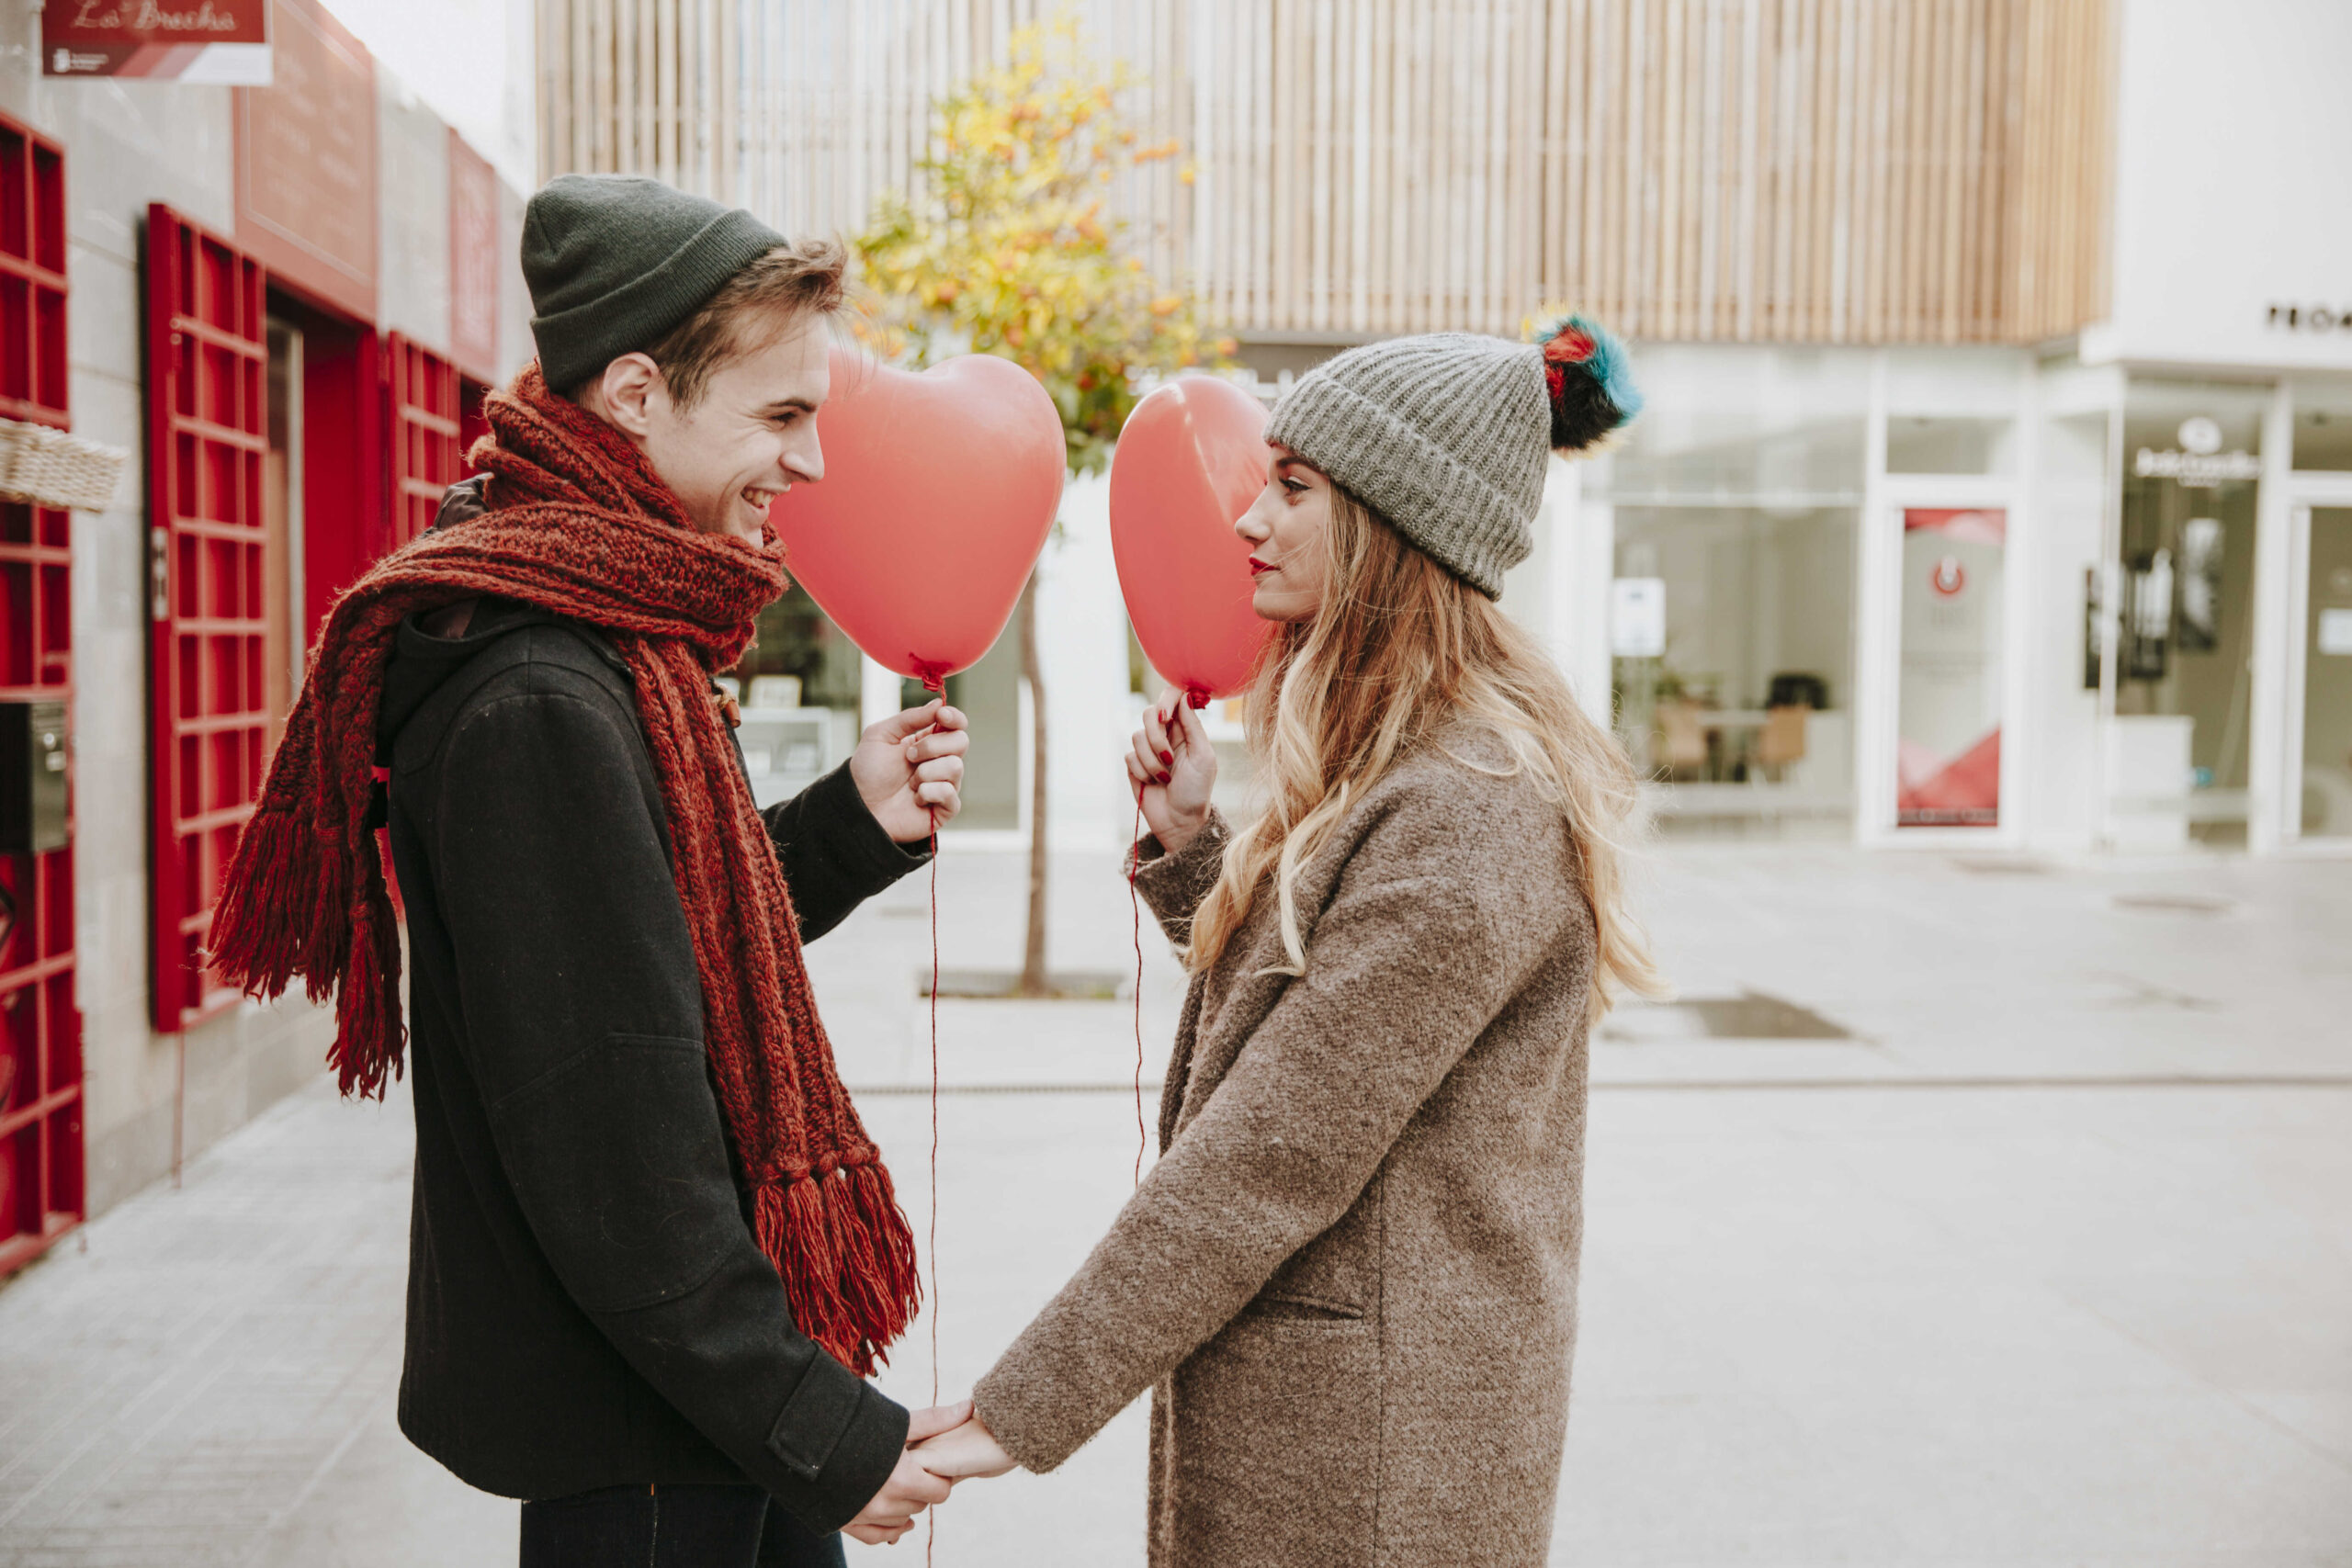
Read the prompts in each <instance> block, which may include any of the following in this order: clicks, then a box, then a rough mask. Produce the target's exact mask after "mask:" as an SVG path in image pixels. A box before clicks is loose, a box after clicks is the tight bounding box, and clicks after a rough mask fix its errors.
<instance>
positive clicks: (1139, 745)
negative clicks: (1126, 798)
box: [1126, 686, 1216, 855]
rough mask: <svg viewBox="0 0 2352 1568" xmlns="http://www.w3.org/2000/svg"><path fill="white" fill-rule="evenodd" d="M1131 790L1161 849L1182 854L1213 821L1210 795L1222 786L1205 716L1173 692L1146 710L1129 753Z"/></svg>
mask: <svg viewBox="0 0 2352 1568" xmlns="http://www.w3.org/2000/svg"><path fill="white" fill-rule="evenodd" d="M1126 762H1127V785H1128V787H1129V788H1131V789H1133V790H1134V791H1135V792H1136V799H1137V800H1138V801H1139V802H1140V803H1141V804H1142V807H1143V819H1144V821H1145V822H1146V823H1147V824H1148V825H1149V827H1150V829H1151V831H1152V836H1153V837H1154V838H1157V839H1158V840H1159V847H1160V848H1161V849H1162V850H1165V851H1166V852H1168V853H1170V854H1171V855H1172V854H1175V853H1177V852H1180V851H1182V849H1183V848H1184V846H1185V845H1186V844H1189V843H1191V842H1192V841H1193V835H1194V834H1196V833H1198V832H1199V831H1200V830H1201V825H1202V824H1203V823H1204V822H1206V821H1207V820H1208V816H1209V794H1210V791H1211V789H1212V788H1213V787H1214V786H1215V785H1216V750H1215V749H1214V748H1212V747H1211V746H1210V745H1209V732H1208V728H1207V727H1206V726H1204V724H1202V722H1201V716H1200V711H1199V710H1198V709H1196V708H1194V707H1193V706H1192V705H1190V704H1189V703H1187V702H1186V701H1185V700H1184V694H1183V693H1182V692H1180V691H1178V690H1176V689H1175V688H1174V687H1172V686H1171V687H1170V688H1168V689H1167V690H1166V691H1164V692H1162V693H1160V694H1159V701H1158V702H1157V703H1155V704H1153V705H1151V706H1150V707H1148V708H1146V709H1145V710H1144V715H1143V728H1141V729H1138V730H1136V733H1135V739H1134V742H1133V744H1132V745H1131V746H1130V747H1129V748H1128V751H1127V758H1126Z"/></svg>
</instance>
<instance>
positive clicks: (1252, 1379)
mask: <svg viewBox="0 0 2352 1568" xmlns="http://www.w3.org/2000/svg"><path fill="white" fill-rule="evenodd" d="M1261 1302H1262V1303H1263V1304H1264V1306H1265V1307H1267V1308H1269V1309H1271V1310H1266V1311H1261V1310H1257V1303H1253V1308H1252V1310H1251V1311H1250V1312H1248V1313H1245V1314H1243V1315H1241V1316H1239V1317H1237V1318H1235V1319H1234V1320H1233V1321H1232V1322H1231V1323H1229V1324H1227V1325H1226V1326H1225V1328H1224V1330H1223V1331H1222V1332H1221V1333H1219V1334H1218V1335H1217V1336H1216V1337H1215V1338H1214V1339H1211V1340H1210V1341H1209V1342H1208V1343H1207V1344H1206V1345H1204V1346H1203V1347H1202V1348H1200V1349H1199V1350H1197V1351H1195V1352H1193V1355H1192V1357H1191V1358H1190V1359H1187V1360H1186V1361H1185V1362H1184V1364H1183V1365H1182V1366H1181V1367H1179V1368H1178V1369H1177V1371H1176V1375H1175V1377H1174V1379H1173V1380H1172V1382H1171V1384H1170V1398H1169V1412H1168V1424H1167V1428H1166V1440H1167V1450H1168V1451H1167V1453H1166V1456H1165V1461H1164V1467H1163V1469H1162V1472H1161V1475H1162V1483H1163V1485H1164V1486H1165V1488H1166V1497H1165V1509H1166V1522H1167V1526H1168V1530H1167V1535H1166V1537H1165V1538H1164V1539H1167V1540H1171V1541H1173V1542H1174V1543H1175V1544H1176V1555H1175V1562H1176V1563H1177V1564H1181V1565H1182V1568H1193V1565H1196V1564H1197V1565H1198V1568H1210V1565H1212V1564H1214V1565H1215V1568H1368V1565H1369V1564H1370V1563H1371V1562H1372V1561H1373V1521H1374V1492H1375V1487H1374V1472H1375V1470H1376V1468H1377V1466H1378V1464H1379V1458H1380V1449H1379V1430H1380V1410H1381V1389H1380V1348H1379V1339H1378V1325H1376V1324H1375V1323H1374V1322H1373V1321H1372V1320H1371V1319H1369V1318H1366V1317H1364V1316H1363V1315H1361V1314H1359V1315H1355V1316H1345V1315H1337V1314H1332V1313H1330V1312H1329V1311H1328V1310H1326V1309H1321V1308H1318V1307H1317V1304H1316V1303H1309V1302H1301V1301H1292V1300H1289V1299H1287V1298H1261ZM1294 1310H1295V1311H1296V1312H1297V1313H1298V1314H1299V1315H1292V1314H1293V1312H1294Z"/></svg>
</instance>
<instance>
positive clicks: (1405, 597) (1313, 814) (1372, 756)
mask: <svg viewBox="0 0 2352 1568" xmlns="http://www.w3.org/2000/svg"><path fill="white" fill-rule="evenodd" d="M1324 547H1325V549H1326V551H1327V553H1328V575H1327V577H1326V579H1325V581H1326V583H1327V587H1326V589H1325V592H1324V597H1323V605H1322V607H1321V609H1320V610H1318V611H1317V614H1316V615H1314V616H1312V617H1311V618H1309V619H1307V620H1304V621H1294V622H1288V623H1285V624H1283V625H1282V626H1277V627H1276V628H1275V629H1274V633H1273V635H1272V637H1268V638H1267V639H1266V643H1265V646H1264V648H1263V649H1262V650H1261V653H1260V655H1259V660H1258V667H1257V670H1256V671H1255V672H1254V673H1253V675H1252V677H1251V680H1250V690H1249V694H1248V697H1247V699H1246V703H1247V706H1246V724H1247V730H1248V735H1249V741H1250V751H1251V754H1252V755H1253V756H1254V757H1255V758H1256V759H1257V761H1258V762H1259V766H1260V772H1261V775H1262V776H1263V778H1264V779H1265V780H1266V788H1267V796H1268V798H1267V802H1266V808H1265V810H1264V811H1263V812H1261V814H1260V815H1259V816H1258V818H1257V819H1256V820H1255V821H1253V822H1251V823H1250V825H1249V826H1248V827H1246V828H1244V829H1240V830H1239V831H1238V832H1237V833H1236V834H1235V835H1234V837H1233V839H1232V840H1231V842H1229V843H1228V844H1227V846H1226V851H1225V860H1224V863H1223V865H1222V867H1221V868H1220V870H1219V872H1218V874H1217V880H1216V886H1214V887H1212V888H1211V889H1210V890H1209V894H1208V897H1206V898H1205V899H1204V900H1203V901H1202V903H1201V906H1200V909H1199V911H1198V912H1197V913H1196V914H1195V915H1194V917H1193V929H1192V933H1191V936H1192V940H1191V943H1190V945H1189V947H1188V949H1187V953H1186V958H1187V962H1188V963H1189V964H1191V965H1192V966H1193V968H1195V969H1205V968H1207V967H1208V966H1210V965H1212V964H1215V963H1216V961H1217V959H1218V958H1219V957H1220V956H1221V955H1222V954H1223V953H1225V951H1226V948H1227V945H1228V944H1229V943H1230V942H1232V940H1233V937H1234V933H1235V932H1236V931H1239V930H1240V928H1241V926H1242V924H1243V922H1244V921H1246V920H1247V919H1249V918H1250V911H1251V909H1252V908H1255V907H1256V905H1257V901H1258V900H1259V899H1260V898H1261V897H1266V896H1267V895H1268V893H1269V891H1271V893H1272V897H1273V898H1274V900H1275V902H1276V904H1277V905H1278V906H1279V907H1280V910H1281V917H1282V928H1281V929H1282V942H1283V953H1284V954H1285V956H1286V958H1287V960H1288V962H1287V963H1285V964H1277V965H1274V966H1273V967H1272V969H1271V970H1269V971H1268V972H1269V973H1272V974H1285V975H1303V974H1305V973H1306V943H1305V942H1304V941H1303V939H1302V938H1301V936H1300V934H1299V926H1298V908H1297V883H1298V874H1299V869H1300V868H1301V867H1302V866H1304V865H1306V863H1308V862H1309V861H1311V860H1313V859H1314V858H1315V855H1316V852H1317V851H1319V850H1321V849H1322V848H1323V847H1324V846H1325V845H1326V844H1328V843H1329V842H1330V840H1331V837H1332V835H1333V833H1334V832H1336V831H1337V829H1339V826H1340V822H1341V820H1342V819H1343V818H1345V817H1346V815H1347V811H1348V807H1349V806H1350V805H1351V803H1352V802H1354V801H1358V800H1361V799H1363V795H1364V793H1365V792H1366V791H1367V790H1369V789H1371V788H1372V786H1373V785H1374V784H1377V783H1378V782H1379V781H1380V780H1381V779H1382V778H1383V777H1384V776H1385V775H1386V774H1387V773H1388V772H1389V770H1390V769H1392V768H1394V767H1395V766H1396V765H1397V762H1398V761H1401V760H1402V759H1403V758H1405V757H1407V756H1408V755H1409V754H1411V753H1412V752H1414V751H1415V750H1419V748H1421V747H1423V746H1426V745H1429V744H1431V743H1432V741H1433V738H1434V736H1435V735H1436V733H1437V731H1438V729H1439V728H1441V727H1442V725H1444V724H1445V723H1446V722H1447V721H1448V720H1451V719H1454V718H1462V719H1466V720H1468V721H1469V722H1470V723H1472V724H1474V725H1476V726H1477V727H1478V728H1483V729H1486V730H1489V731H1491V732H1492V733H1493V734H1494V735H1495V736H1496V738H1497V739H1499V740H1501V741H1502V742H1503V744H1504V746H1505V747H1506V748H1507V749H1508V750H1510V754H1511V757H1512V759H1513V761H1512V763H1511V767H1510V770H1509V771H1511V772H1524V773H1527V774H1528V775H1529V776H1530V777H1531V778H1532V779H1533V780H1534V781H1535V783H1536V785H1537V786H1538V788H1539V789H1540V790H1541V791H1542V792H1543V795H1544V798H1545V799H1546V800H1549V801H1551V802H1552V803H1553V804H1555V806H1557V807H1559V810H1560V813H1561V815H1562V816H1563V817H1564V818H1566V821H1567V826H1568V841H1569V845H1570V851H1569V853H1570V857H1571V860H1572V864H1571V865H1570V866H1569V868H1568V870H1569V874H1570V875H1571V876H1572V877H1573V878H1574V880H1575V882H1576V885H1577V889H1578V890H1579V891H1581V892H1582V893H1583V894H1584V896H1585V899H1586V901H1587V902H1588V903H1589V905H1590V906H1591V908H1592V918H1593V925H1594V930H1595V933H1596V937H1597V940H1598V952H1597V953H1596V963H1595V973H1594V984H1593V987H1592V1003H1591V1009H1592V1017H1593V1018H1594V1019H1595V1020H1596V1021H1597V1020H1598V1019H1600V1016H1601V1015H1602V1014H1604V1013H1606V1012H1607V1011H1608V1010H1609V1008H1610V1007H1611V1004H1612V1003H1613V1002H1614V1001H1615V999H1616V998H1617V996H1618V995H1619V994H1620V993H1621V992H1623V991H1636V992H1645V993H1655V992H1657V991H1659V990H1661V989H1663V982H1662V981H1661V979H1660V977H1659V975H1658V972H1657V967H1656V965H1655V964H1653V963H1652V962H1651V959H1650V954H1649V950H1648V945H1647V942H1645V939H1644V937H1643V934H1642V932H1641V931H1640V929H1639V927H1638V926H1636V925H1635V924H1634V920H1633V919H1631V917H1629V916H1628V915H1627V914H1626V912H1625V908H1624V883H1623V868H1622V866H1621V865H1620V855H1621V850H1622V838H1623V835H1624V833H1625V831H1626V824H1627V823H1628V822H1629V821H1630V820H1631V819H1632V818H1633V815H1634V807H1635V775H1634V766H1633V763H1632V762H1631V761H1629V760H1628V759H1627V758H1626V755H1625V752H1624V750H1623V748H1622V747H1620V746H1619V745H1618V744H1617V741H1616V740H1615V739H1614V738H1613V737H1611V735H1610V734H1609V733H1608V731H1606V730H1605V729H1603V728H1601V727H1600V725H1598V724H1595V723H1594V722H1593V721H1592V719H1591V718H1590V717H1589V716H1587V715H1586V714H1585V712H1584V710H1583V709H1582V708H1581V707H1579V706H1577V702H1576V699H1575V697H1574V696H1572V695H1571V694H1569V691H1568V685H1567V682H1566V680H1565V679H1564V678H1563V677H1562V676H1561V674H1560V672H1559V671H1558V669H1557V668H1556V667H1555V665H1554V664H1553V663H1552V660H1550V659H1549V658H1548V657H1546V656H1545V654H1544V651H1543V649H1541V648H1540V647H1538V646H1537V644H1536V643H1535V641H1534V639H1533V638H1532V637H1529V636H1528V634H1527V633H1526V632H1524V631H1522V630H1521V628H1520V627H1519V626H1518V625H1517V624H1516V623H1514V622H1513V621H1512V620H1511V619H1510V617H1509V616H1507V615H1504V614H1503V613H1502V612H1501V610H1499V609H1498V608H1497V607H1496V606H1495V604H1493V603H1492V602H1491V601H1489V600H1488V599H1487V597H1486V596H1485V595H1484V594H1482V593H1480V592H1478V591H1477V590H1476V589H1475V588H1472V587H1471V586H1470V585H1469V584H1468V583H1466V582H1464V581H1462V580H1461V579H1459V578H1457V577H1455V576H1454V575H1453V573H1451V572H1449V571H1447V570H1445V568H1443V567H1442V566H1440V565H1439V564H1438V563H1437V562H1436V561H1434V560H1432V559H1431V558H1430V557H1428V556H1426V555H1424V554H1422V553H1421V552H1420V551H1419V549H1416V548H1415V547H1413V546H1412V545H1411V544H1410V543H1409V542H1408V541H1407V540H1406V538H1405V536H1403V535H1401V534H1399V533H1398V532H1397V530H1396V529H1395V528H1394V527H1393V526H1391V525H1389V524H1388V523H1387V521H1386V520H1385V519H1384V518H1382V517H1380V516H1379V515H1378V514H1377V513H1374V512H1373V511H1372V510H1371V509H1370V508H1368V507H1366V506H1365V505H1364V504H1363V502H1359V501H1357V500H1356V499H1355V498H1354V497H1352V496H1351V495H1349V494H1348V493H1347V492H1346V491H1343V490H1341V489H1340V488H1339V487H1338V486H1337V485H1334V486H1332V487H1331V518H1330V523H1329V526H1328V527H1327V528H1326V529H1325V530H1324ZM1457 760H1459V761H1464V763H1465V765H1470V766H1476V764H1473V763H1468V762H1467V760H1466V759H1457ZM1481 771H1483V772H1489V773H1491V772H1493V771H1494V770H1492V769H1482V770H1481Z"/></svg>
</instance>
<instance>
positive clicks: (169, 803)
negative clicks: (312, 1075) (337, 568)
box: [147, 203, 270, 1034]
mask: <svg viewBox="0 0 2352 1568" xmlns="http://www.w3.org/2000/svg"><path fill="white" fill-rule="evenodd" d="M264 279H265V275H264V273H263V270H262V266H261V264H260V263H259V262H258V261H256V260H255V259H254V257H252V256H250V255H248V254H245V253H244V252H243V251H242V250H240V249H238V248H237V247H236V246H235V245H233V244H232V243H229V242H228V241H227V240H225V239H223V238H221V237H220V235H217V234H214V233H211V232H209V231H206V230H204V229H201V228H199V227H198V226H197V225H196V224H194V223H192V222H190V221H188V220H187V219H185V218H182V217H181V216H179V215H178V214H177V213H175V212H174V211H173V210H172V209H170V208H167V207H164V206H163V205H162V204H160V203H158V204H157V205H155V206H153V207H151V208H149V209H148V211H147V523H148V572H149V576H148V597H149V604H148V615H149V620H150V623H151V641H150V659H149V665H148V694H149V695H148V705H149V710H150V713H151V715H152V716H153V729H152V733H151V739H150V741H149V745H150V748H151V763H150V765H151V766H152V767H153V770H154V777H153V784H152V787H151V791H150V794H151V797H152V802H153V824H152V829H151V833H152V837H151V855H150V860H149V864H150V867H151V874H150V878H149V886H150V888H151V897H152V900H153V936H154V952H153V984H152V992H153V1003H154V1015H155V1027H156V1028H157V1029H158V1030H160V1031H162V1032H164V1033H166V1034H170V1033H176V1032H179V1031H181V1030H183V1029H186V1028H187V1027H188V1026H189V1025H190V1024H192V1023H195V1022H197V1021H198V1020H200V1019H203V1018H207V1017H209V1016H210V1015H211V1014H213V1013H215V1012H218V1011H219V1010H221V1009H222V1008H225V1007H228V1006H230V1005H231V1004H232V1003H233V1002H235V1001H236V999H237V993H236V992H235V991H233V990H231V989H229V988H228V987H224V986H222V985H220V983H219V981H218V980H217V979H216V978H215V977H214V976H212V975H210V974H209V972H208V971H207V970H206V969H205V967H204V961H203V956H202V954H203V947H204V941H205V935H206V932H207V931H208V930H209V927H210V925H211V920H212V908H213V906H214V905H215V904H216V903H218V902H219V901H220V878H221V876H222V874H224V873H225V872H226V871H227V870H228V866H229V862H230V860H231V858H232V856H233V855H234V853H235V852H236V848H237V835H238V834H239V833H240V832H241V831H242V830H243V828H244V824H245V818H248V817H250V816H252V815H253V809H254V801H255V800H256V799H258V798H259V797H260V795H261V785H262V776H263V775H262V770H263V768H264V766H265V765H266V763H267V761H268V755H267V746H268V733H269V723H270V715H269V696H268V682H267V671H266V657H267V655H266V647H267V642H268V632H269V627H268V619H267V609H266V604H264V600H263V595H264V593H265V592H266V583H267V581H268V574H267V572H266V570H265V568H264V552H265V551H266V548H267V531H266V524H265V523H264V520H263V512H262V508H263V474H262V467H263V461H264V457H265V456H266V452H267V450H268V446H269V435H268V428H269V427H268V411H267V408H266V404H265V401H264V399H265V395H266V392H265V389H266V384H267V382H266V373H267V360H268V348H267V342H266V325H265V320H264V315H263V310H264V306H263V288H264Z"/></svg>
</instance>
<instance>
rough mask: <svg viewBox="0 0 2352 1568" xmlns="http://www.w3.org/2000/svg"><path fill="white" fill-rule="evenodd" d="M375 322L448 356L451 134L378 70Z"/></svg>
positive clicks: (393, 78) (411, 94) (387, 74)
mask: <svg viewBox="0 0 2352 1568" xmlns="http://www.w3.org/2000/svg"><path fill="white" fill-rule="evenodd" d="M376 100H377V114H376V178H377V184H378V195H377V202H376V205H377V210H378V211H379V213H380V214H381V221H379V223H378V224H377V225H376V245H377V256H378V262H377V268H376V316H377V319H378V321H380V322H381V323H382V324H383V325H384V326H385V327H387V328H389V329H390V330H391V331H393V332H397V333H404V334H405V335H407V336H408V337H410V338H413V339H414V340H415V341H416V342H418V343H421V344H424V346H425V347H427V348H429V349H432V350H433V351H434V352H435V353H436V354H447V353H448V352H449V128H448V127H447V125H445V124H444V123H443V122H442V120H441V118H440V117H439V116H437V115H435V113H434V112H433V111H432V109H430V108H428V107H425V104H424V100H423V99H422V98H421V97H419V96H417V95H416V94H415V93H414V92H413V91H411V90H410V88H409V86H408V85H407V84H406V83H404V82H402V81H401V79H400V78H399V77H398V76H396V75H395V74H393V73H391V72H390V71H388V70H384V69H382V68H381V67H380V66H379V69H378V70H377V72H376Z"/></svg>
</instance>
